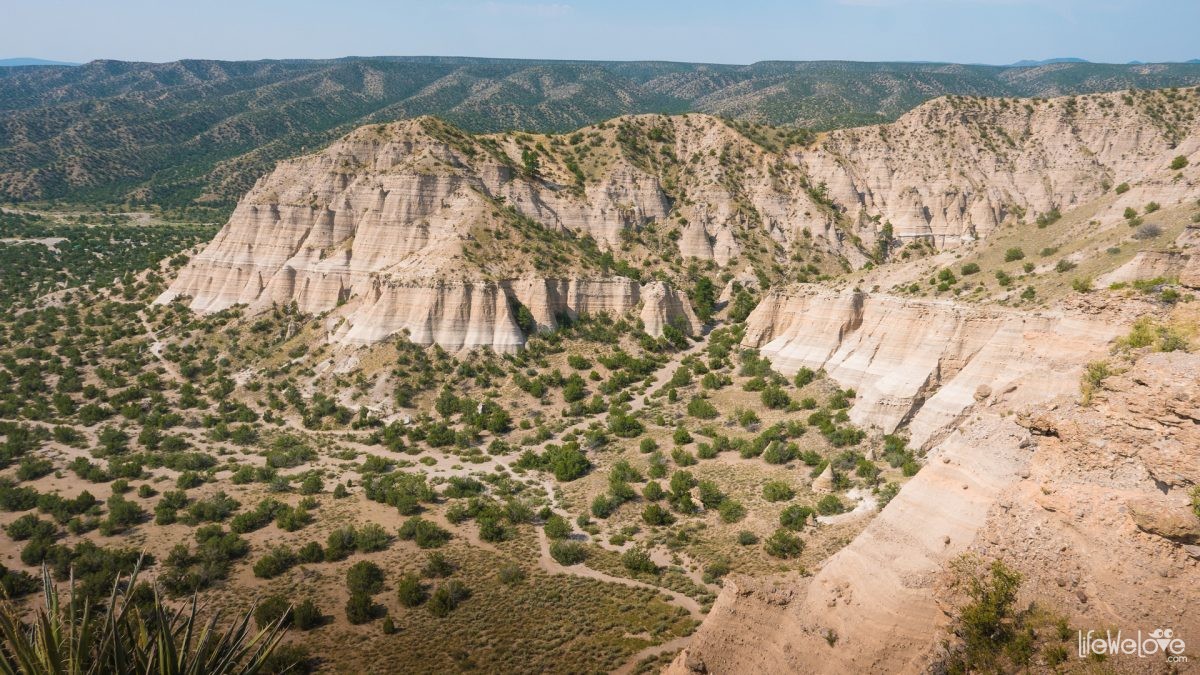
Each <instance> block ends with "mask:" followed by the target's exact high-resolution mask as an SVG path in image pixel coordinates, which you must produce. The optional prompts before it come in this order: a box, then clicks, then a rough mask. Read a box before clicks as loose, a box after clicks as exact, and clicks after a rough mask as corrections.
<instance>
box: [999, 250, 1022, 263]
mask: <svg viewBox="0 0 1200 675" xmlns="http://www.w3.org/2000/svg"><path fill="white" fill-rule="evenodd" d="M1024 258H1025V252H1024V251H1022V250H1021V249H1019V248H1016V247H1013V248H1010V249H1008V250H1007V251H1005V252H1004V262H1013V261H1016V260H1022V259H1024Z"/></svg>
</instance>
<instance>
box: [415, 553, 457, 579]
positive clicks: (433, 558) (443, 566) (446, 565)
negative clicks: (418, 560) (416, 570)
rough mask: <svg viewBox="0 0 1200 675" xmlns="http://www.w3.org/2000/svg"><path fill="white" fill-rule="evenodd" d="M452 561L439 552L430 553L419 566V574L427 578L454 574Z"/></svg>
mask: <svg viewBox="0 0 1200 675" xmlns="http://www.w3.org/2000/svg"><path fill="white" fill-rule="evenodd" d="M454 570H455V566H454V563H452V562H450V559H449V558H447V557H446V556H444V555H442V554H441V553H436V552H435V553H431V554H429V558H428V559H427V560H426V561H425V566H424V567H422V568H421V576H423V577H425V578H427V579H438V578H442V577H448V576H450V575H451V574H454Z"/></svg>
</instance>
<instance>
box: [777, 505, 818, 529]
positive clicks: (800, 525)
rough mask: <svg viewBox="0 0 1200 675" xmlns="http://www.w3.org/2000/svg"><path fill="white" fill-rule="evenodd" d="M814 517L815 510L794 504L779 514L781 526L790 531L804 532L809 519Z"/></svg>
mask: <svg viewBox="0 0 1200 675" xmlns="http://www.w3.org/2000/svg"><path fill="white" fill-rule="evenodd" d="M812 515H813V510H812V509H810V508H809V507H807V506H800V505H799V504H792V505H790V506H788V507H786V508H785V509H784V510H783V511H782V512H780V514H779V524H780V525H781V526H783V527H785V528H787V529H789V530H793V531H799V530H803V529H804V526H805V525H806V524H808V519H809V518H811V517H812Z"/></svg>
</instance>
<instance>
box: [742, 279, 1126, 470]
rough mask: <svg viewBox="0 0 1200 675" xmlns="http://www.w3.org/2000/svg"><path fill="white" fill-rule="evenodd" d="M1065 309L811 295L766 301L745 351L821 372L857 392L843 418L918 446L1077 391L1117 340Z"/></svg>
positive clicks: (780, 294)
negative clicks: (995, 414) (984, 417)
mask: <svg viewBox="0 0 1200 675" xmlns="http://www.w3.org/2000/svg"><path fill="white" fill-rule="evenodd" d="M1120 330H1121V329H1120V327H1119V326H1118V325H1117V324H1115V323H1112V322H1111V321H1106V320H1099V319H1096V318H1093V317H1089V316H1085V315H1076V314H1071V313H1066V312H1062V311H1044V312H1036V313H1030V312H1022V311H1017V310H1007V309H1002V308H995V307H988V308H982V307H974V306H970V305H963V304H958V303H955V302H953V301H948V300H926V299H910V298H900V297H896V296H890V295H878V294H866V293H862V292H857V291H846V292H837V291H832V290H828V289H824V288H820V287H817V286H808V287H801V288H798V289H794V290H776V291H772V292H771V293H769V294H768V295H767V296H766V297H765V298H764V299H763V301H762V302H761V303H760V304H759V305H758V307H757V308H756V309H755V310H754V312H753V313H751V315H750V317H749V318H748V319H747V330H746V338H745V343H746V344H747V345H749V346H752V347H756V348H758V349H759V350H760V351H761V352H762V354H763V355H764V356H767V357H768V358H770V359H771V361H772V363H773V364H774V365H775V367H776V368H777V369H779V370H780V371H781V372H784V373H788V374H790V373H793V372H795V371H796V370H797V369H799V368H800V367H802V366H803V367H807V368H811V369H813V370H820V369H824V370H825V371H826V372H827V373H828V374H829V376H830V377H831V378H833V379H834V380H835V381H836V382H838V383H839V384H840V385H841V386H843V387H848V388H852V389H854V390H855V392H856V393H857V397H856V398H855V400H854V405H853V407H851V409H850V419H851V420H852V421H853V422H854V423H855V424H858V425H860V426H863V427H877V428H879V429H880V430H881V431H883V432H884V433H891V432H893V431H895V430H896V429H897V428H899V427H900V426H902V425H907V429H908V431H909V433H910V435H911V444H912V445H913V446H914V447H921V446H925V445H927V444H929V443H930V442H931V441H934V440H937V439H938V438H939V436H940V435H941V434H942V433H943V432H945V431H946V430H948V429H950V428H951V427H953V426H954V425H955V424H956V423H957V422H958V421H959V420H960V419H961V418H963V417H964V416H965V415H966V414H968V413H969V412H970V411H972V410H973V409H975V408H977V407H1000V408H1008V409H1018V408H1020V407H1021V406H1024V405H1028V404H1029V403H1031V402H1033V401H1038V400H1045V399H1048V398H1051V397H1053V396H1056V395H1059V394H1064V393H1068V392H1069V391H1077V390H1078V382H1079V375H1080V372H1081V369H1082V364H1084V363H1086V362H1087V361H1088V359H1089V355H1095V354H1100V353H1103V351H1104V349H1105V345H1107V343H1108V342H1109V341H1110V340H1111V339H1112V338H1113V337H1115V336H1116V335H1117V334H1118V332H1119V331H1120Z"/></svg>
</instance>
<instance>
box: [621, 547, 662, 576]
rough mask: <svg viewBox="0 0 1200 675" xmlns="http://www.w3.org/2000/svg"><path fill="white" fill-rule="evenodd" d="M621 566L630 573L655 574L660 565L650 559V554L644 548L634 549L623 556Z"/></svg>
mask: <svg viewBox="0 0 1200 675" xmlns="http://www.w3.org/2000/svg"><path fill="white" fill-rule="evenodd" d="M621 564H622V565H624V566H625V569H627V570H629V571H630V572H640V573H645V574H655V573H657V572H658V565H655V564H654V561H653V560H651V559H650V554H649V553H648V552H647V551H646V549H644V548H639V547H636V546H635V547H633V548H631V549H629V550H627V551H625V552H624V553H622V554H621Z"/></svg>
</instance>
